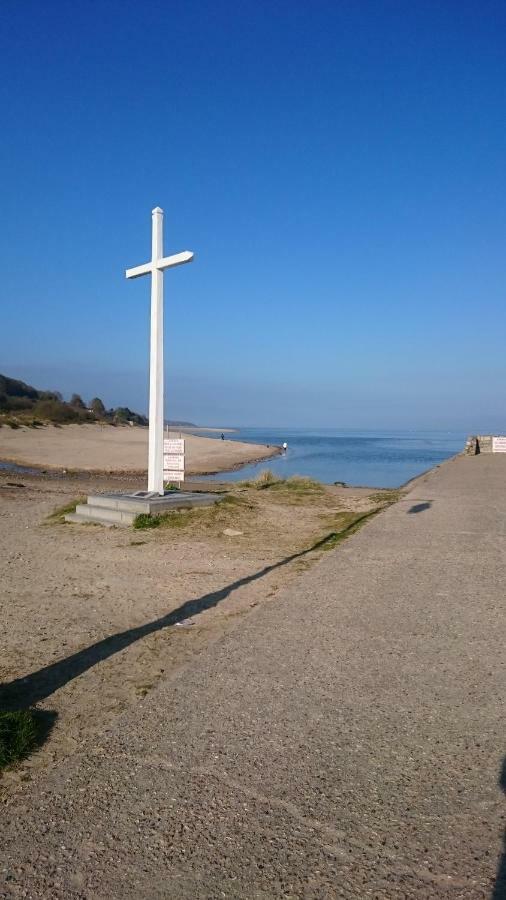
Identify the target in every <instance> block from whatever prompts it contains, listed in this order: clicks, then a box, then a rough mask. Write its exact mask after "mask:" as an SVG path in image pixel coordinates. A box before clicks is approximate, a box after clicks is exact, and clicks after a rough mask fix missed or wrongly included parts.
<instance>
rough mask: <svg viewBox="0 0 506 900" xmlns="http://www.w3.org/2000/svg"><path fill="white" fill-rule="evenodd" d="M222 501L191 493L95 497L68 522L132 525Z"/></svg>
mask: <svg viewBox="0 0 506 900" xmlns="http://www.w3.org/2000/svg"><path fill="white" fill-rule="evenodd" d="M221 499H223V495H221V494H202V493H190V492H189V491H168V492H167V493H166V494H164V495H163V497H162V496H160V495H159V494H156V493H150V492H148V491H137V492H136V493H133V494H114V493H108V494H95V495H92V496H90V497H88V500H87V502H86V503H80V504H79V505H78V506H77V507H76V511H75V513H68V514H67V515H66V516H65V521H66V522H75V523H80V524H85V525H86V524H90V523H95V524H98V525H108V526H112V525H116V526H120V527H128V526H129V525H133V522H134V520H135V518H136V516H138V515H140V514H141V513H144V514H146V515H151V516H156V515H160V514H161V513H166V512H170V511H171V510H173V509H192V508H193V507H195V506H212V505H213V504H214V503H219V501H220V500H221Z"/></svg>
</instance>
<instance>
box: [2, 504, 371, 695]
mask: <svg viewBox="0 0 506 900" xmlns="http://www.w3.org/2000/svg"><path fill="white" fill-rule="evenodd" d="M370 516H371V513H370V512H367V513H364V514H363V515H362V516H360V517H359V518H358V519H356V520H355V521H354V522H352V523H351V524H350V525H349V526H347V527H346V528H345V529H343V531H341V532H339V533H337V534H336V532H330V534H327V535H325V537H323V538H322V539H321V540H319V541H317V542H316V543H315V544H313V545H312V546H311V547H307V548H306V549H305V550H300V551H299V552H297V553H292V554H291V556H287V557H286V558H285V559H281V560H279V562H276V563H273V564H272V565H270V566H265V568H263V569H260V570H259V571H258V572H254V573H253V574H252V575H247V576H245V577H244V578H240V579H239V580H238V581H234V582H232V583H231V584H227V585H226V586H225V587H223V588H221V589H220V590H218V591H213V592H212V593H210V594H205V595H204V596H203V597H198V598H196V599H194V600H187V601H186V602H185V603H183V604H182V605H181V606H178V607H177V609H174V610H172V612H170V613H167V615H165V616H161V618H159V619H154V620H153V621H152V622H147V623H146V624H144V625H139V626H138V627H137V628H129V629H128V630H127V631H121V632H119V633H118V634H113V635H110V636H109V637H106V638H104V639H103V640H101V641H97V643H95V644H91V646H89V647H84V648H83V649H82V650H78V651H77V652H76V653H73V654H72V655H71V656H67V657H66V658H65V659H60V660H58V661H57V662H55V663H51V664H50V665H48V666H44V667H43V668H41V669H37V671H35V672H31V673H30V674H29V675H26V676H25V677H23V678H16V679H15V680H14V681H11V682H9V683H7V684H4V685H2V686H0V709H3V710H15V709H25V708H26V707H29V706H33V705H34V704H36V703H40V701H41V700H45V699H46V698H47V697H50V696H51V694H54V693H55V691H57V690H59V689H60V688H62V687H64V686H65V685H66V684H68V682H69V681H72V680H73V679H74V678H78V677H79V675H82V674H83V673H84V672H86V671H88V669H91V668H92V667H93V666H95V665H97V663H100V662H103V660H105V659H108V658H109V657H110V656H113V655H114V654H115V653H119V652H120V651H121V650H124V649H125V647H129V646H130V644H133V643H135V641H139V640H141V638H144V637H146V636H147V635H148V634H153V633H154V632H157V631H160V630H161V629H163V628H170V627H171V626H172V625H178V624H180V623H181V622H184V621H185V620H186V619H189V618H191V617H192V616H197V615H199V614H200V613H202V612H204V611H205V610H207V609H211V608H212V607H214V606H217V605H218V603H221V602H222V600H225V599H226V598H227V597H228V596H229V595H230V594H231V593H232V592H233V591H235V590H237V589H238V588H240V587H242V586H243V585H246V584H250V583H251V582H252V581H257V580H258V579H259V578H263V577H264V576H265V575H267V574H268V573H269V572H273V571H274V570H275V569H279V568H280V567H281V566H286V565H288V563H291V562H293V561H294V560H296V559H300V558H301V557H303V556H306V555H307V554H308V553H312V552H314V551H317V550H321V549H323V548H324V547H325V545H327V546H328V545H329V542H331V541H332V540H334V539H335V538H336V537H338V538H341V537H345V536H346V534H347V533H348V532H352V531H353V530H355V529H356V527H357V525H358V524H359V523H360V522H362V520H365V519H368V518H369V517H370Z"/></svg>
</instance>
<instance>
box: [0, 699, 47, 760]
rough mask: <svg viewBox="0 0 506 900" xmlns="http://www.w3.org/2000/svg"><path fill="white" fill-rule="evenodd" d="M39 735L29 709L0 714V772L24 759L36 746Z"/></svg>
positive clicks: (37, 727) (37, 726)
mask: <svg viewBox="0 0 506 900" xmlns="http://www.w3.org/2000/svg"><path fill="white" fill-rule="evenodd" d="M39 735H40V729H39V725H38V723H37V720H36V718H35V715H34V713H33V712H32V710H31V709H21V710H15V711H13V712H0V770H1V769H5V767H6V766H10V765H12V763H15V762H18V761H19V760H21V759H25V757H27V756H28V755H29V753H31V751H32V750H33V749H34V748H35V747H36V746H37V743H38V741H39Z"/></svg>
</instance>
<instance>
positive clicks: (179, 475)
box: [163, 469, 184, 481]
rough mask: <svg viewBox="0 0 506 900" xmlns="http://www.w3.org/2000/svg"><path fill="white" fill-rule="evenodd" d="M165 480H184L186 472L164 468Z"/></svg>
mask: <svg viewBox="0 0 506 900" xmlns="http://www.w3.org/2000/svg"><path fill="white" fill-rule="evenodd" d="M163 480H164V481H184V472H179V470H176V471H174V470H173V469H164V470H163Z"/></svg>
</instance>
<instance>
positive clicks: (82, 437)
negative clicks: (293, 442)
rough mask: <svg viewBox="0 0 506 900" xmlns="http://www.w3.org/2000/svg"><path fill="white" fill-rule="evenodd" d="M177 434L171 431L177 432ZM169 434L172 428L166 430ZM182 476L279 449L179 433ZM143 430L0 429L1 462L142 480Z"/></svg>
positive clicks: (237, 464)
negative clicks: (182, 447)
mask: <svg viewBox="0 0 506 900" xmlns="http://www.w3.org/2000/svg"><path fill="white" fill-rule="evenodd" d="M177 433H178V432H176V434H177ZM169 434H170V435H171V436H173V435H174V432H173V431H171V432H169ZM182 434H183V435H184V438H185V442H186V444H185V451H186V453H185V455H186V476H187V477H194V476H199V475H202V476H205V475H218V474H220V473H222V472H223V473H225V472H232V471H236V470H238V469H241V468H243V467H244V466H248V465H257V464H258V463H261V462H262V461H264V460H269V459H272V458H274V457H276V456H279V455H280V454H281V453H282V447H279V446H277V445H270V446H269V445H267V444H265V445H264V444H255V443H250V442H247V441H237V440H234V441H231V440H226V439H225V440H219V439H217V438H216V437H205V436H203V435H196V434H191V433H189V432H183V433H182ZM147 462H148V429H147V428H141V427H136V428H130V427H129V428H126V427H125V428H118V427H117V428H114V429H113V428H111V429H107V428H104V427H102V426H100V425H94V424H86V425H75V424H71V425H66V426H63V427H60V428H58V429H54V428H52V427H51V425H46V426H44V427H43V428H37V429H36V430H34V429H31V428H28V427H23V426H22V427H21V428H19V429H15V430H13V431H10V430H7V429H4V428H2V429H1V430H0V463H2V464H3V467H4V470H8V468H9V467H19V468H22V469H29V470H32V471H33V472H36V473H37V474H43V473H48V474H53V475H55V474H68V475H74V476H75V475H78V474H79V473H82V474H83V475H85V474H86V475H93V474H95V475H112V476H120V477H121V476H122V475H123V476H128V477H139V478H143V477H145V476H146V472H147V469H148V466H147Z"/></svg>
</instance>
